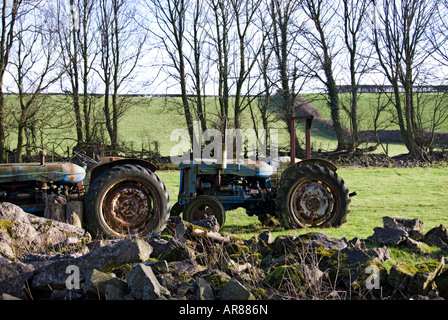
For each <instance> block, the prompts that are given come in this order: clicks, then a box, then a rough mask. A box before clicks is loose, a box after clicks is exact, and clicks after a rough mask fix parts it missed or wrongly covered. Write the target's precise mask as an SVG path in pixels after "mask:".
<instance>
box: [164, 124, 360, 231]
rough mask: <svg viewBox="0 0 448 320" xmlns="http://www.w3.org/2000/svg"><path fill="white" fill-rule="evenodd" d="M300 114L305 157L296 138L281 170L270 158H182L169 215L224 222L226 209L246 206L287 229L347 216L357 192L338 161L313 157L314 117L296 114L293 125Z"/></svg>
mask: <svg viewBox="0 0 448 320" xmlns="http://www.w3.org/2000/svg"><path fill="white" fill-rule="evenodd" d="M298 119H304V120H306V153H307V157H306V159H305V160H302V161H298V162H296V161H295V141H294V139H292V140H291V157H290V159H292V161H291V164H290V166H289V167H287V168H286V170H284V171H282V172H280V173H279V172H277V170H278V167H277V166H276V165H274V164H272V163H271V164H269V163H265V162H259V161H252V160H250V159H244V161H237V160H227V159H225V157H223V159H222V163H219V164H216V163H204V162H203V161H187V162H181V163H180V164H179V167H180V189H179V195H178V202H177V203H176V204H174V206H173V207H172V208H171V216H176V215H180V214H182V215H183V219H184V220H186V221H190V222H192V221H197V220H202V219H204V218H206V217H208V216H214V217H215V218H216V219H217V221H218V223H219V224H220V226H221V227H222V226H223V225H224V224H225V219H226V214H225V213H226V211H228V210H234V209H236V208H239V207H242V208H245V209H246V213H247V214H248V215H250V216H252V215H256V216H258V218H259V220H260V221H262V222H267V221H272V219H271V218H272V217H274V218H276V219H277V221H280V222H281V225H282V226H283V227H285V228H288V229H289V228H317V227H321V228H326V227H337V226H340V225H341V224H342V223H344V222H346V221H347V214H348V213H349V212H350V197H351V196H353V195H355V193H352V194H349V191H348V188H347V187H346V186H345V184H344V181H343V180H342V179H341V178H340V177H339V176H338V175H337V174H336V170H337V168H336V166H335V165H334V164H332V163H330V162H329V161H326V160H324V159H313V158H311V148H310V129H311V123H312V120H313V117H312V116H305V117H295V118H293V119H292V125H291V130H295V121H296V120H298ZM293 132H294V131H293ZM291 136H294V135H291ZM224 144H225V142H224Z"/></svg>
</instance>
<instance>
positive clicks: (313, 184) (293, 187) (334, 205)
mask: <svg viewBox="0 0 448 320" xmlns="http://www.w3.org/2000/svg"><path fill="white" fill-rule="evenodd" d="M276 211H277V216H278V217H279V218H280V219H281V222H282V225H283V226H284V227H285V228H287V229H290V228H328V227H338V226H340V225H341V224H342V223H344V222H346V221H347V214H348V213H349V212H350V197H349V195H348V189H347V187H346V186H345V184H344V181H343V180H342V179H341V178H340V177H338V175H337V174H336V173H335V172H334V171H332V170H330V169H328V168H326V167H322V166H319V165H312V166H306V167H297V168H296V169H295V170H291V171H290V172H289V173H288V175H287V176H284V177H283V178H282V181H281V183H280V187H279V189H278V192H277V197H276Z"/></svg>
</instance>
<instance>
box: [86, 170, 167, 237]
mask: <svg viewBox="0 0 448 320" xmlns="http://www.w3.org/2000/svg"><path fill="white" fill-rule="evenodd" d="M84 212H85V219H86V223H87V227H88V229H89V231H90V232H92V233H93V234H96V235H102V236H105V237H107V238H124V237H126V236H130V235H131V236H135V235H136V236H141V235H144V234H147V233H148V232H150V231H156V232H160V231H162V230H163V229H164V228H165V226H166V224H167V221H168V218H169V214H170V201H169V195H168V192H167V190H166V188H165V185H164V184H163V182H162V181H161V180H160V179H159V178H158V177H157V175H155V174H154V173H153V172H151V171H150V170H148V169H146V168H144V167H142V166H139V165H131V164H125V165H119V166H116V167H113V168H111V169H109V170H107V171H106V172H104V173H103V174H101V175H100V176H99V177H98V178H96V179H95V180H94V181H93V183H92V184H91V185H90V187H89V190H88V193H87V196H86V198H85V200H84Z"/></svg>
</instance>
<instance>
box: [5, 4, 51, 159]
mask: <svg viewBox="0 0 448 320" xmlns="http://www.w3.org/2000/svg"><path fill="white" fill-rule="evenodd" d="M42 17H43V18H42ZM25 18H26V19H25ZM25 20H26V21H25ZM17 23H18V25H17V27H18V28H17V31H16V32H15V38H16V44H15V46H13V48H14V56H13V58H12V60H11V64H12V65H13V66H14V68H13V69H14V71H11V73H12V76H13V78H14V81H15V82H16V85H17V90H18V98H19V105H20V113H19V116H18V117H17V119H16V120H17V123H18V133H17V136H18V138H17V148H16V161H19V162H21V161H22V152H23V146H24V138H25V136H24V134H25V129H26V128H27V126H28V122H29V120H30V119H32V118H34V117H35V115H36V113H37V112H39V109H40V107H41V105H42V104H43V101H44V100H45V97H43V96H41V93H42V92H44V91H45V90H46V89H48V88H49V87H50V86H51V85H52V84H53V83H55V82H56V81H57V80H58V79H59V77H60V73H59V72H56V67H57V61H58V58H59V54H58V51H57V50H56V47H55V36H56V35H55V32H54V30H52V28H51V24H52V21H51V16H50V14H49V11H48V8H45V7H43V8H35V9H34V10H33V11H30V12H28V13H27V15H26V16H22V17H21V18H19V19H18V22H17Z"/></svg>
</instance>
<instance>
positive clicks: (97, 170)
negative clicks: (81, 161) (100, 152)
mask: <svg viewBox="0 0 448 320" xmlns="http://www.w3.org/2000/svg"><path fill="white" fill-rule="evenodd" d="M123 164H133V165H139V166H142V167H144V168H146V169H148V170H149V171H151V172H154V171H156V170H157V166H156V165H155V164H154V163H152V162H150V161H147V160H143V159H133V158H131V159H129V158H116V159H114V160H113V161H110V162H106V163H102V164H100V165H97V166H95V167H93V169H92V171H91V172H90V184H92V182H93V181H95V179H96V178H98V177H99V176H100V175H102V174H103V173H104V172H105V171H107V170H109V169H111V168H113V167H116V166H120V165H123Z"/></svg>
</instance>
